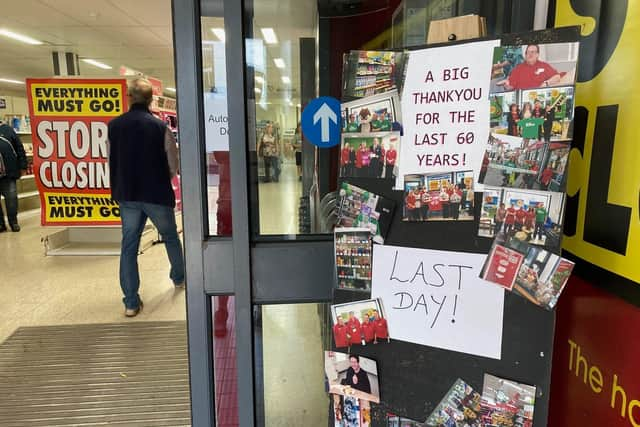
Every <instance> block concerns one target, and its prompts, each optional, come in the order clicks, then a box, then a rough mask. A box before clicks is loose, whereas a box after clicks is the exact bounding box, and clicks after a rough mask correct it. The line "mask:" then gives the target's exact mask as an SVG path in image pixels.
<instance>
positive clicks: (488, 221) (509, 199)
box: [478, 188, 565, 253]
mask: <svg viewBox="0 0 640 427" xmlns="http://www.w3.org/2000/svg"><path fill="white" fill-rule="evenodd" d="M564 200H565V195H564V193H553V192H533V191H518V190H511V189H506V188H505V189H495V188H494V189H489V188H488V189H486V190H485V191H484V195H483V200H482V209H481V212H480V223H479V228H478V235H479V236H481V237H490V238H494V237H496V238H497V243H498V244H503V245H505V246H507V247H510V248H511V249H515V250H517V251H519V252H522V253H526V247H527V245H529V244H533V245H538V246H544V247H545V248H547V249H549V250H552V251H553V252H557V251H558V250H559V248H560V243H561V237H562V223H563V219H564ZM523 245H524V246H523ZM523 248H524V249H523Z"/></svg>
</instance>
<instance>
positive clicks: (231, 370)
mask: <svg viewBox="0 0 640 427" xmlns="http://www.w3.org/2000/svg"><path fill="white" fill-rule="evenodd" d="M211 299H212V306H213V369H214V382H215V409H216V426H217V427H237V426H238V370H237V367H236V366H237V365H236V330H235V297H233V296H229V295H223V296H215V297H211Z"/></svg>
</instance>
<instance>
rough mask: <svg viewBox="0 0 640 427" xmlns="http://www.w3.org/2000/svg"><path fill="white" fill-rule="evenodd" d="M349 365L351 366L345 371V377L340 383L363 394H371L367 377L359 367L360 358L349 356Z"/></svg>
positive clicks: (353, 355)
mask: <svg viewBox="0 0 640 427" xmlns="http://www.w3.org/2000/svg"><path fill="white" fill-rule="evenodd" d="M349 364H350V365H351V366H350V367H349V369H347V376H346V377H345V378H344V379H343V380H342V381H341V382H340V383H341V384H342V385H348V386H350V387H352V388H354V389H356V390H360V391H362V392H364V393H371V383H370V382H369V375H368V374H367V373H366V372H365V370H364V369H362V368H361V367H360V357H359V356H358V355H355V354H352V355H350V356H349Z"/></svg>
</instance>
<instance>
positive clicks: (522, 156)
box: [480, 133, 571, 191]
mask: <svg viewBox="0 0 640 427" xmlns="http://www.w3.org/2000/svg"><path fill="white" fill-rule="evenodd" d="M570 150H571V145H570V141H569V142H567V141H565V142H545V141H540V140H527V139H525V138H522V137H517V136H509V135H501V134H495V133H492V134H491V135H490V136H489V145H488V148H487V151H486V153H485V157H484V160H483V167H482V170H481V172H480V181H481V182H482V183H484V184H485V185H491V186H496V187H511V188H525V189H529V190H547V191H563V190H564V188H565V186H566V170H567V163H568V161H569V151H570Z"/></svg>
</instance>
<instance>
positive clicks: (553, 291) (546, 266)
mask: <svg viewBox="0 0 640 427" xmlns="http://www.w3.org/2000/svg"><path fill="white" fill-rule="evenodd" d="M573 266H574V263H573V262H571V261H569V260H566V259H564V258H561V257H560V256H558V255H556V254H553V253H551V252H549V251H547V250H545V249H542V248H540V247H536V246H531V247H529V250H528V251H527V253H526V255H525V258H524V261H523V262H522V265H521V266H520V269H519V270H518V275H517V276H516V283H515V286H514V287H513V290H514V291H515V292H516V293H518V294H520V295H522V296H523V297H525V298H527V299H528V300H529V301H531V302H533V303H534V304H536V305H539V306H541V307H543V308H546V309H547V310H551V309H552V308H553V307H555V305H556V303H557V302H558V298H559V297H560V293H561V292H562V290H563V289H564V286H565V285H566V284H567V281H568V280H569V276H570V275H571V272H572V271H573Z"/></svg>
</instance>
